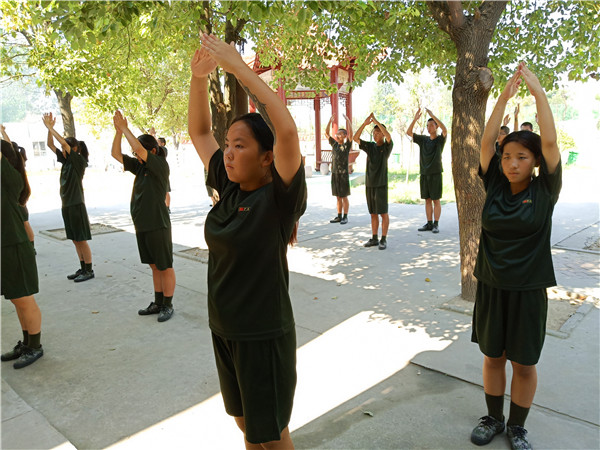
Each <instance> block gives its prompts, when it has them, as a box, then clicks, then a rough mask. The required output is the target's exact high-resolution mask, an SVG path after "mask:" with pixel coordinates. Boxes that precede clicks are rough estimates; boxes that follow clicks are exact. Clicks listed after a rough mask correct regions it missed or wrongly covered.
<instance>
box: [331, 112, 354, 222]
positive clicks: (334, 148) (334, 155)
mask: <svg viewBox="0 0 600 450" xmlns="http://www.w3.org/2000/svg"><path fill="white" fill-rule="evenodd" d="M344 119H346V127H347V129H346V130H345V129H343V128H340V129H338V130H337V133H335V139H334V138H332V137H331V135H330V134H329V131H330V130H331V122H332V121H333V117H331V119H329V122H327V127H326V128H325V136H327V139H328V140H329V145H331V193H332V195H334V196H336V197H337V213H338V214H337V216H336V217H334V218H333V219H332V220H330V221H329V222H330V223H340V224H342V225H345V224H347V223H348V209H349V207H350V203H349V202H348V196H349V195H350V175H349V173H348V156H349V155H350V150H352V140H350V139H349V138H348V136H352V122H350V120H349V119H348V117H346V115H344ZM342 211H343V212H344V215H343V216H342Z"/></svg>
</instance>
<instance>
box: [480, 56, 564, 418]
mask: <svg viewBox="0 0 600 450" xmlns="http://www.w3.org/2000/svg"><path fill="white" fill-rule="evenodd" d="M521 82H525V84H526V86H527V88H528V89H529V92H530V93H531V95H533V96H534V97H535V100H536V106H537V115H538V125H539V127H540V138H541V141H542V154H543V156H544V160H545V161H546V165H547V167H548V172H549V173H551V174H552V173H554V172H555V171H556V168H557V167H558V164H559V162H560V152H559V149H558V144H557V138H556V126H555V124H554V117H553V116H552V111H551V109H550V105H549V104H548V99H547V98H546V93H545V92H544V90H543V88H542V86H541V84H540V82H539V80H538V78H537V77H536V76H535V74H533V73H532V72H531V71H530V70H529V68H528V67H527V66H526V65H525V63H520V64H519V67H518V69H517V71H516V72H515V73H514V75H513V76H512V77H511V78H510V79H509V80H508V83H507V84H506V87H505V88H504V90H503V91H502V94H500V97H499V98H498V102H497V103H496V106H495V107H494V110H493V111H492V115H491V116H490V118H489V120H488V123H487V125H486V127H485V130H484V132H483V137H482V139H481V154H480V165H481V170H482V172H483V173H484V174H485V173H486V172H487V170H488V168H489V165H490V161H491V160H492V157H493V155H494V152H495V140H496V136H497V130H498V128H499V127H500V125H501V120H502V115H503V114H504V110H505V109H506V105H507V103H508V100H509V99H510V98H511V97H513V96H514V95H515V94H516V93H517V91H518V90H519V86H520V85H521ZM515 114H518V109H517V110H515ZM513 144H514V145H513ZM507 151H508V153H507ZM501 164H502V170H503V172H504V174H505V176H506V177H507V178H508V180H509V182H510V189H511V192H512V193H513V194H517V193H519V192H522V191H523V190H525V189H527V187H528V186H529V184H530V183H531V177H532V175H533V170H534V168H535V167H536V166H537V165H539V161H537V160H535V158H534V156H533V153H532V152H531V151H530V150H528V149H526V148H525V147H523V146H522V145H521V144H518V143H516V142H510V143H508V144H506V145H505V146H504V152H503V154H502V159H501ZM483 360H484V361H483V388H484V391H485V392H486V394H489V395H494V396H500V395H504V391H505V389H506V361H507V358H506V355H503V356H501V357H500V358H490V357H488V356H485V355H484V357H483ZM511 365H512V368H513V377H512V381H511V388H510V389H511V400H512V401H513V402H514V403H515V404H517V405H519V406H521V407H523V408H529V407H530V406H531V404H532V403H533V398H534V396H535V391H536V388H537V370H536V366H535V365H531V366H524V365H522V364H518V363H516V362H514V361H511Z"/></svg>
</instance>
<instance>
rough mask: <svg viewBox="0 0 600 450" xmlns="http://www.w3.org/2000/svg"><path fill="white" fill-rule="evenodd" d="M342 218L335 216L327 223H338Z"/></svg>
mask: <svg viewBox="0 0 600 450" xmlns="http://www.w3.org/2000/svg"><path fill="white" fill-rule="evenodd" d="M341 221H342V218H341V217H340V216H335V217H334V218H333V219H331V220H330V221H329V223H340V222H341Z"/></svg>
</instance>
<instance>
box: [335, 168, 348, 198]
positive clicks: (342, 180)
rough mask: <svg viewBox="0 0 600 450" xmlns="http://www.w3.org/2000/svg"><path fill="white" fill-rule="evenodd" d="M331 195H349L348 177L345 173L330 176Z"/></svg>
mask: <svg viewBox="0 0 600 450" xmlns="http://www.w3.org/2000/svg"><path fill="white" fill-rule="evenodd" d="M331 195H335V196H336V197H348V196H349V195H350V177H349V175H348V172H346V173H332V174H331Z"/></svg>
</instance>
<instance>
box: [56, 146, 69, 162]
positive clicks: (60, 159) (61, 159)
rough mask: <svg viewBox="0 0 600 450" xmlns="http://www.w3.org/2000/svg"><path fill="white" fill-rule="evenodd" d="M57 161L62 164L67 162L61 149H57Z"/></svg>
mask: <svg viewBox="0 0 600 450" xmlns="http://www.w3.org/2000/svg"><path fill="white" fill-rule="evenodd" d="M56 160H57V161H58V162H59V163H61V164H64V163H66V162H67V158H65V157H64V155H63V153H62V150H61V149H56Z"/></svg>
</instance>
